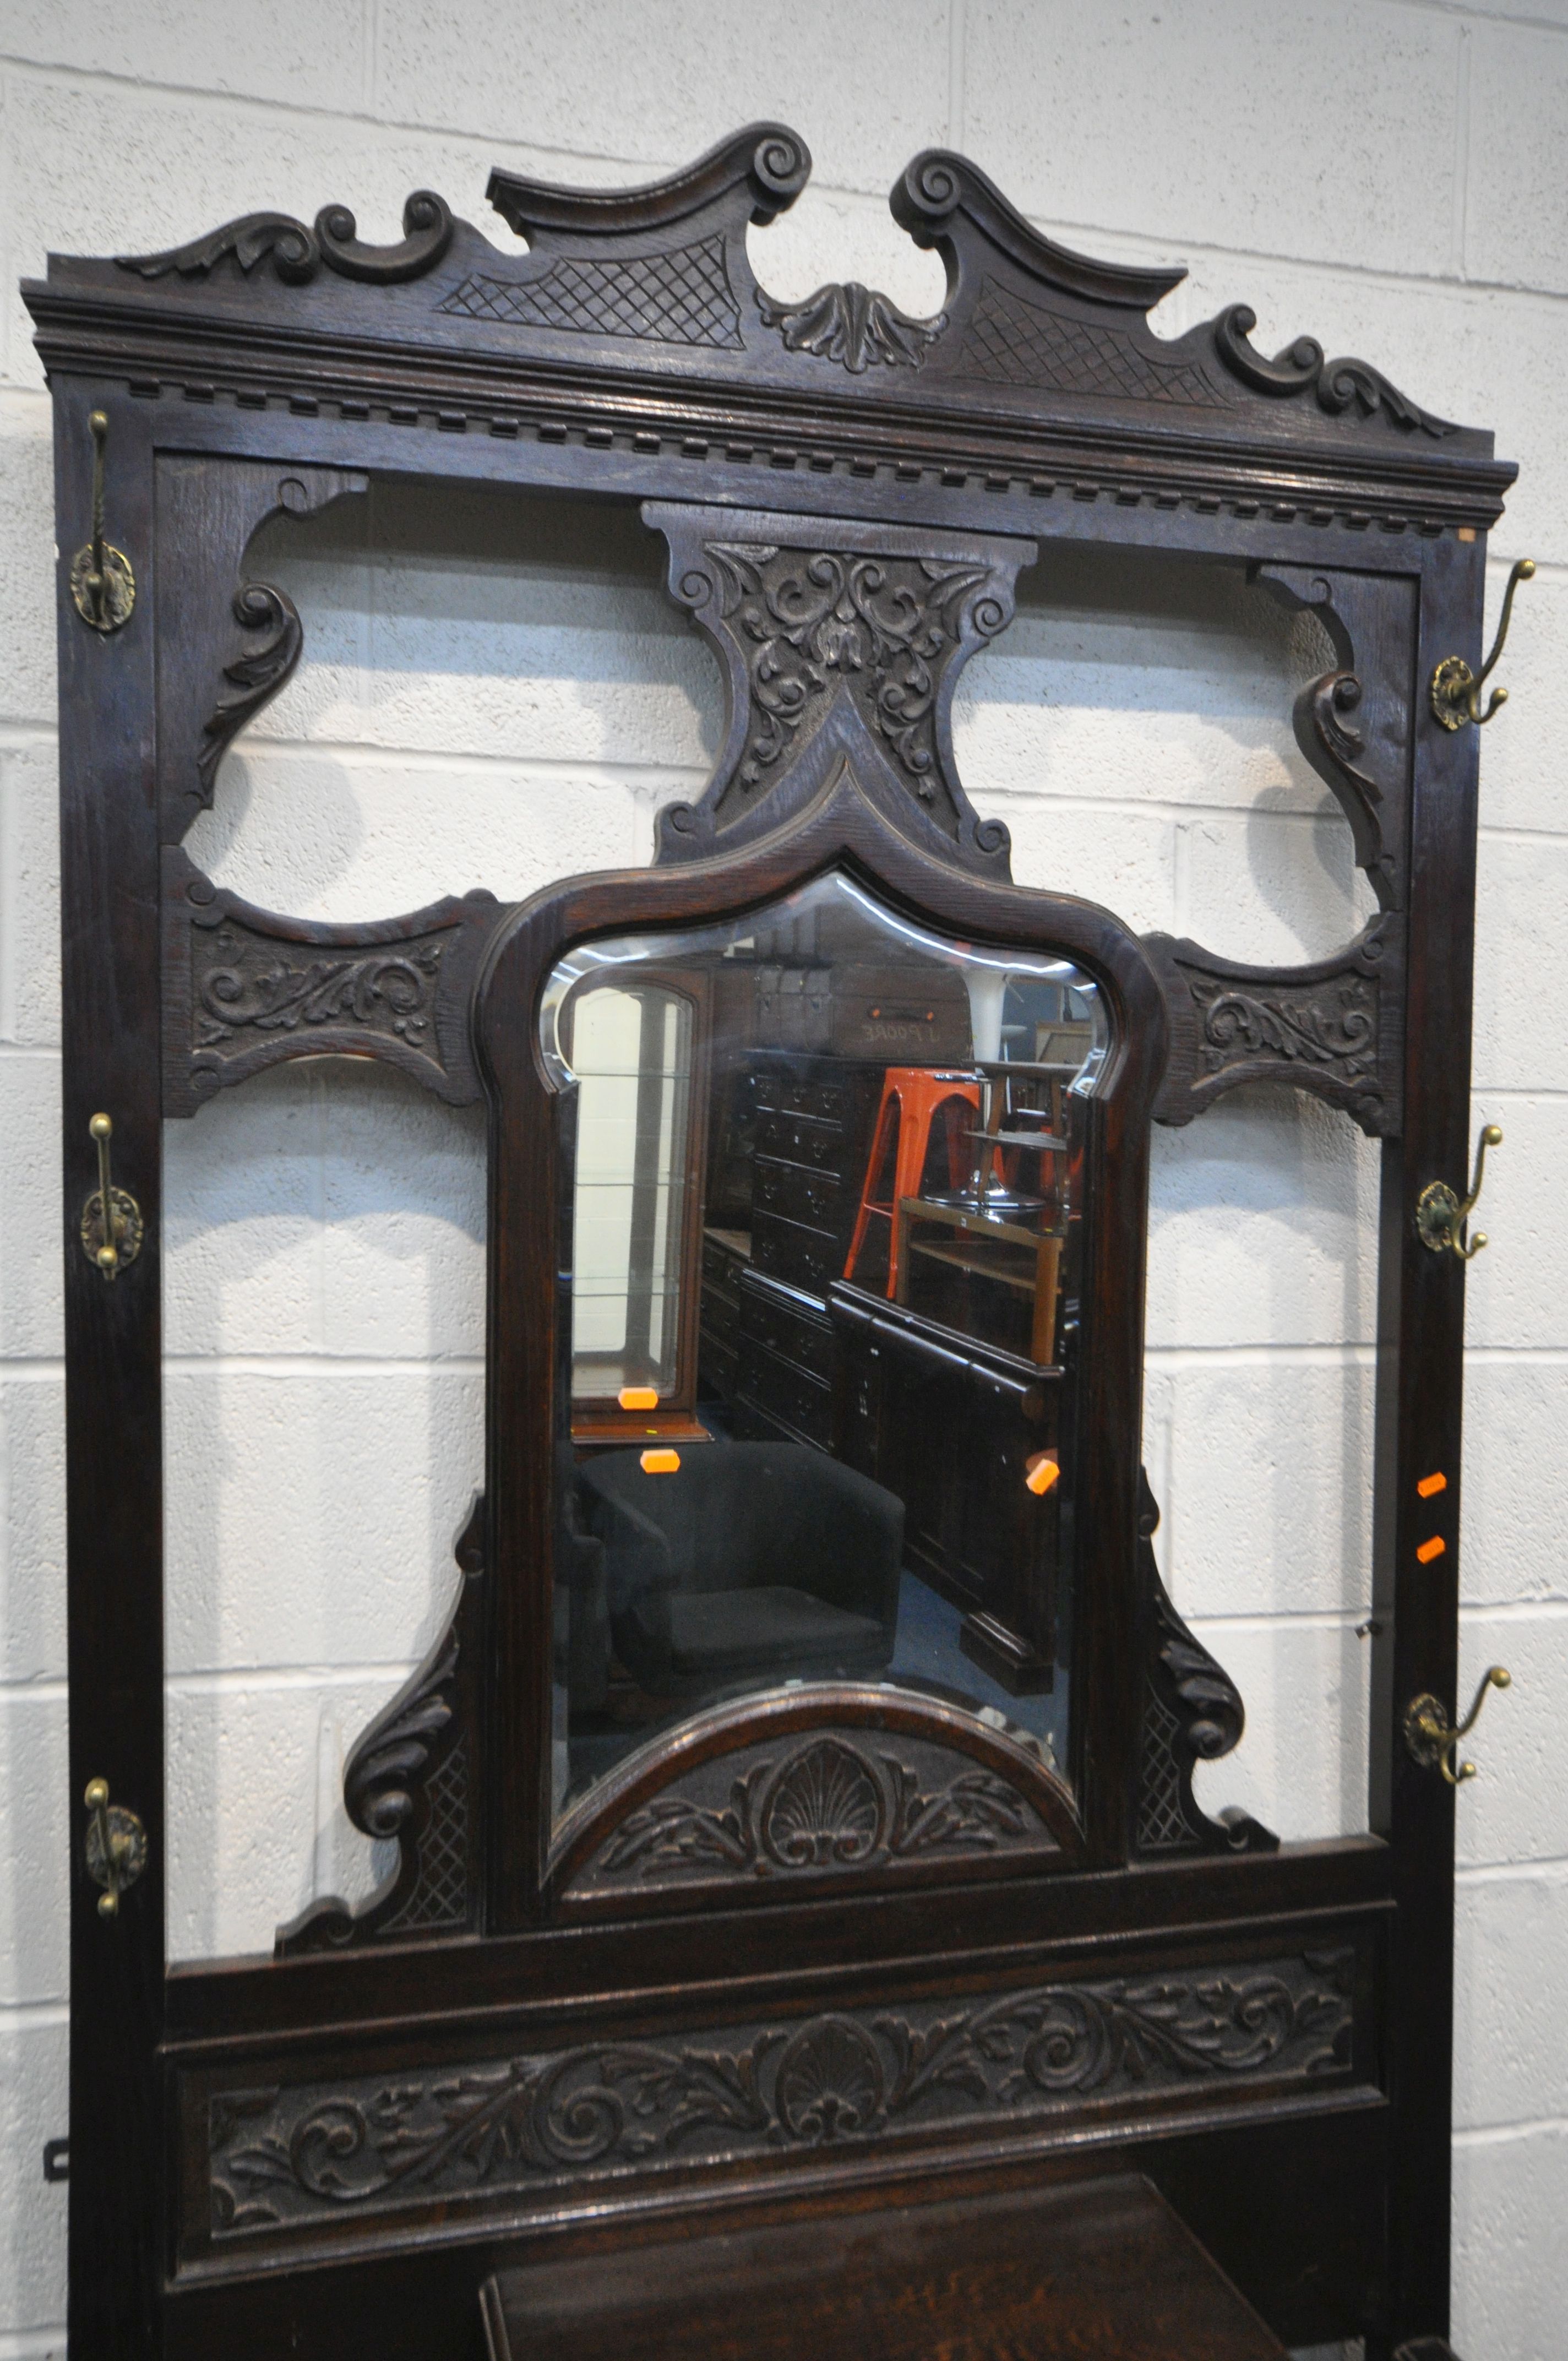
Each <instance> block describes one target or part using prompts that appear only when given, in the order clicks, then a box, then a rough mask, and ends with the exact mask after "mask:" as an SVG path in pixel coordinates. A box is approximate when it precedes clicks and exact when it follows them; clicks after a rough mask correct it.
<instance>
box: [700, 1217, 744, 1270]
mask: <svg viewBox="0 0 1568 2361" xmlns="http://www.w3.org/2000/svg"><path fill="white" fill-rule="evenodd" d="M703 1236H704V1237H705V1238H711V1239H712V1240H713V1242H714V1244H715V1246H728V1247H729V1251H730V1253H731V1254H738V1255H740V1257H742V1259H743V1260H744V1261H746V1262H750V1261H751V1231H750V1230H716V1229H714V1228H713V1227H712V1225H711V1224H709V1225H708V1227H707V1228H706V1229H705V1230H704V1231H703Z"/></svg>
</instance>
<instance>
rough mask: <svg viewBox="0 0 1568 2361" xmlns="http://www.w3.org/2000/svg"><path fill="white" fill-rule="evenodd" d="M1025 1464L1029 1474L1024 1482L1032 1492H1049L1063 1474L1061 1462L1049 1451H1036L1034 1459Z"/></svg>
mask: <svg viewBox="0 0 1568 2361" xmlns="http://www.w3.org/2000/svg"><path fill="white" fill-rule="evenodd" d="M1025 1464H1026V1468H1027V1472H1026V1474H1025V1477H1024V1481H1025V1484H1027V1486H1028V1488H1029V1489H1030V1491H1031V1492H1036V1493H1043V1492H1048V1491H1049V1490H1050V1488H1051V1486H1052V1485H1053V1484H1054V1483H1055V1482H1056V1480H1057V1477H1058V1476H1059V1475H1060V1474H1061V1463H1060V1461H1059V1460H1058V1459H1056V1458H1054V1457H1053V1456H1052V1455H1051V1454H1050V1453H1049V1452H1048V1451H1036V1454H1035V1455H1034V1457H1033V1458H1032V1459H1030V1460H1029V1461H1027V1462H1026V1463H1025Z"/></svg>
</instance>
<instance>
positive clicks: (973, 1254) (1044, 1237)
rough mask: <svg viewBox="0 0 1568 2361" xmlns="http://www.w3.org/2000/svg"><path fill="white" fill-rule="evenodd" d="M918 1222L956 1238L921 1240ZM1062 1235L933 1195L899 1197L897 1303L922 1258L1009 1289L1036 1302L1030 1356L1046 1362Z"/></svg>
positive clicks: (1051, 1348) (1052, 1341)
mask: <svg viewBox="0 0 1568 2361" xmlns="http://www.w3.org/2000/svg"><path fill="white" fill-rule="evenodd" d="M916 1223H920V1224H934V1225H936V1226H938V1227H939V1228H945V1229H948V1230H952V1231H956V1232H957V1233H958V1235H956V1236H954V1237H952V1238H930V1237H926V1238H917V1237H916V1235H914V1232H915V1225H916ZM1064 1236H1065V1231H1064V1230H1063V1229H1062V1228H1060V1227H1058V1226H1054V1225H1053V1226H1052V1227H1049V1228H1045V1229H1029V1228H1027V1227H1026V1226H1025V1224H1024V1223H1022V1222H999V1221H993V1220H991V1219H989V1218H988V1217H987V1216H986V1215H985V1214H983V1213H980V1212H978V1211H977V1210H975V1209H973V1208H970V1207H968V1206H963V1205H943V1204H938V1203H936V1202H933V1200H932V1199H930V1198H929V1197H901V1198H900V1199H899V1201H898V1292H897V1297H896V1301H898V1302H900V1303H905V1302H907V1301H908V1287H909V1271H910V1266H911V1264H912V1262H913V1261H915V1260H916V1259H917V1258H919V1257H924V1258H925V1259H926V1260H927V1262H937V1263H942V1264H945V1265H946V1266H947V1268H948V1269H949V1270H961V1271H963V1272H964V1273H965V1274H966V1275H967V1276H968V1277H970V1278H971V1279H990V1280H992V1281H994V1283H995V1284H996V1285H997V1286H999V1287H1007V1288H1011V1289H1012V1290H1014V1293H1016V1294H1019V1295H1025V1296H1029V1297H1031V1298H1032V1299H1033V1301H1034V1307H1035V1313H1034V1319H1033V1322H1032V1323H1031V1333H1030V1343H1029V1351H1030V1356H1031V1358H1032V1359H1034V1360H1035V1361H1036V1362H1037V1363H1041V1364H1048V1363H1049V1362H1050V1361H1051V1360H1052V1359H1053V1358H1054V1356H1055V1352H1056V1326H1057V1279H1058V1273H1059V1271H1060V1268H1061V1251H1062V1241H1063V1238H1064Z"/></svg>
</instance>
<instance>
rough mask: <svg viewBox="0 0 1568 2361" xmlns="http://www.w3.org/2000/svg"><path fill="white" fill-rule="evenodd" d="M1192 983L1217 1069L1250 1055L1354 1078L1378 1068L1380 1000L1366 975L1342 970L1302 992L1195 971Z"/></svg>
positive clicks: (1207, 1054) (1208, 1053)
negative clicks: (1265, 989)
mask: <svg viewBox="0 0 1568 2361" xmlns="http://www.w3.org/2000/svg"><path fill="white" fill-rule="evenodd" d="M1188 984H1189V989H1190V992H1191V994H1192V998H1193V1001H1194V1004H1195V1005H1196V1006H1197V1007H1198V1008H1199V1010H1200V1011H1201V1015H1202V1022H1203V1062H1204V1065H1205V1068H1206V1069H1207V1071H1209V1072H1210V1073H1219V1072H1220V1071H1222V1070H1223V1068H1224V1067H1225V1066H1227V1065H1230V1064H1232V1063H1234V1061H1235V1060H1236V1059H1238V1058H1240V1057H1244V1056H1245V1057H1246V1058H1248V1059H1257V1058H1277V1059H1279V1060H1282V1062H1283V1063H1285V1064H1286V1065H1297V1064H1301V1063H1306V1064H1309V1065H1315V1066H1324V1067H1332V1068H1334V1069H1335V1071H1336V1072H1337V1073H1338V1075H1339V1076H1340V1078H1341V1080H1343V1082H1347V1083H1361V1082H1365V1081H1366V1079H1367V1077H1368V1076H1370V1075H1371V1074H1372V1073H1373V1072H1374V1071H1375V1070H1376V1064H1377V1009H1376V998H1375V995H1374V992H1373V988H1372V986H1371V985H1370V983H1368V982H1367V980H1366V978H1365V976H1364V975H1359V974H1356V973H1354V972H1353V973H1350V974H1346V975H1341V976H1336V977H1334V978H1333V979H1332V982H1331V983H1324V984H1321V985H1319V986H1317V987H1316V988H1315V989H1311V990H1310V991H1308V992H1307V993H1305V994H1301V995H1299V996H1296V997H1288V996H1287V995H1286V994H1283V993H1280V994H1272V995H1270V994H1263V993H1255V992H1247V991H1245V990H1243V989H1242V988H1241V987H1240V986H1238V985H1236V984H1234V983H1229V982H1227V981H1226V980H1225V979H1224V978H1223V977H1220V976H1213V975H1202V974H1199V973H1196V972H1191V971H1189V973H1188Z"/></svg>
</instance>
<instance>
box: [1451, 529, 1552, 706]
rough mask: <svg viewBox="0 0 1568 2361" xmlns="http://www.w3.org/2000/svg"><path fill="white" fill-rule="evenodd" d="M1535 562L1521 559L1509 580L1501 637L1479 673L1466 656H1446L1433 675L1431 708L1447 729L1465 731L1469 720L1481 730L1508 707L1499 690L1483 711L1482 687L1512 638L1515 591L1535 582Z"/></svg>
mask: <svg viewBox="0 0 1568 2361" xmlns="http://www.w3.org/2000/svg"><path fill="white" fill-rule="evenodd" d="M1534 576H1535V560H1534V558H1533V557H1521V558H1520V559H1519V564H1518V565H1517V566H1515V567H1514V570H1513V572H1512V573H1511V574H1510V575H1509V577H1508V588H1507V589H1506V590H1505V591H1504V593H1503V613H1502V620H1501V621H1500V622H1499V623H1498V625H1497V638H1496V639H1495V640H1494V641H1493V642H1492V653H1491V654H1490V655H1489V656H1488V657H1487V658H1486V663H1485V664H1483V665H1482V667H1481V669H1480V671H1479V672H1477V673H1473V672H1472V671H1471V669H1470V667H1469V665H1468V664H1466V663H1465V661H1464V657H1463V656H1444V658H1443V660H1442V663H1441V664H1439V666H1438V668H1437V670H1436V671H1435V672H1434V673H1433V675H1432V676H1431V709H1432V712H1433V714H1434V716H1435V717H1436V719H1438V720H1439V721H1441V722H1442V726H1443V728H1444V729H1445V730H1463V729H1464V725H1465V723H1466V722H1467V721H1474V722H1475V726H1476V728H1477V729H1479V728H1480V726H1481V724H1482V723H1483V722H1484V721H1490V719H1492V716H1493V714H1494V713H1496V711H1497V708H1498V706H1499V705H1507V703H1508V690H1507V689H1506V688H1499V689H1495V690H1494V691H1493V694H1492V701H1491V703H1490V704H1489V705H1488V706H1487V708H1486V712H1485V713H1483V712H1482V710H1481V688H1482V684H1483V683H1484V682H1485V680H1486V675H1487V674H1488V673H1489V672H1490V671H1491V669H1492V667H1493V665H1494V664H1496V663H1497V658H1498V657H1499V656H1500V655H1501V654H1502V653H1503V642H1504V641H1505V640H1506V639H1507V638H1508V623H1509V620H1510V619H1511V618H1512V615H1513V611H1514V592H1515V591H1516V590H1517V589H1518V588H1519V584H1520V583H1521V582H1529V581H1531V580H1533V578H1534Z"/></svg>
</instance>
